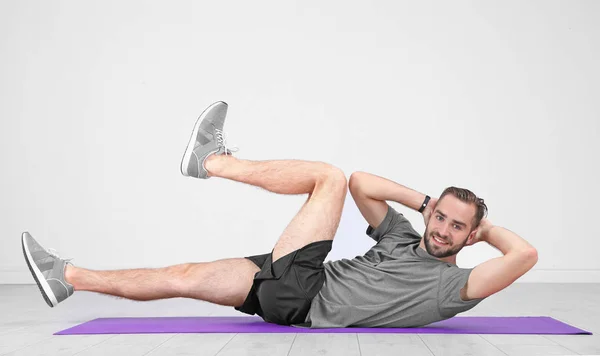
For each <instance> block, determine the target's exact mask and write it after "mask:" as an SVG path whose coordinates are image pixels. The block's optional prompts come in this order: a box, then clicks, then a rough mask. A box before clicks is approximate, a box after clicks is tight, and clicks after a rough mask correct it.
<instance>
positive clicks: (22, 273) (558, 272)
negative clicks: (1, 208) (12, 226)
mask: <svg viewBox="0 0 600 356" xmlns="http://www.w3.org/2000/svg"><path fill="white" fill-rule="evenodd" d="M34 283H35V281H34V280H33V277H32V276H31V273H30V272H29V270H28V269H27V267H0V284H34ZM515 283H600V269H535V268H534V269H532V270H531V271H529V272H527V273H526V274H525V275H524V276H523V277H521V278H519V279H518V280H517V281H516V282H515Z"/></svg>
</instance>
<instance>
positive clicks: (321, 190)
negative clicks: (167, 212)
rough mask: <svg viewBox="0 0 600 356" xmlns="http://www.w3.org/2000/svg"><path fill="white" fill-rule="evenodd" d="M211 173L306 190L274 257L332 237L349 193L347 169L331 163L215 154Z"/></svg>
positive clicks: (279, 189)
mask: <svg viewBox="0 0 600 356" xmlns="http://www.w3.org/2000/svg"><path fill="white" fill-rule="evenodd" d="M205 167H206V169H207V171H208V174H209V176H217V177H222V178H227V179H231V180H235V181H238V182H242V183H247V184H251V185H254V186H258V187H262V188H264V189H266V190H269V191H271V192H274V193H280V194H306V193H308V194H309V196H308V200H307V201H306V202H305V203H304V205H303V206H302V208H301V209H300V212H299V213H298V214H297V215H296V216H295V217H294V219H292V221H291V222H290V224H289V225H288V226H287V227H286V229H285V230H284V231H283V233H282V235H281V237H280V238H279V241H277V244H276V245H275V247H274V249H273V261H276V260H278V259H279V258H281V257H283V256H285V255H287V254H288V253H290V252H293V251H295V250H297V249H300V248H302V247H304V246H306V245H308V244H310V243H313V242H317V241H323V240H333V238H334V236H335V232H336V230H337V228H338V226H339V222H340V218H341V214H342V208H343V206H344V200H345V196H346V192H347V190H348V188H347V180H346V176H345V174H344V172H343V171H342V170H340V169H339V168H336V167H334V166H332V165H330V164H327V163H323V162H311V161H301V160H274V161H248V160H240V159H237V158H235V157H233V156H225V155H212V156H209V157H208V158H207V160H206V164H205Z"/></svg>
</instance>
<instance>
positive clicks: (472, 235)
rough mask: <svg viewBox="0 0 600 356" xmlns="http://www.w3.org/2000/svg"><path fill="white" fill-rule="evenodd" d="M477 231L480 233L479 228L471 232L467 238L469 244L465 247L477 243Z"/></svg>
mask: <svg viewBox="0 0 600 356" xmlns="http://www.w3.org/2000/svg"><path fill="white" fill-rule="evenodd" d="M477 231H479V228H477V229H475V230H473V231H471V233H470V234H469V237H467V243H466V244H465V246H471V245H474V244H475V243H476V242H477V239H476V238H475V237H476V236H477Z"/></svg>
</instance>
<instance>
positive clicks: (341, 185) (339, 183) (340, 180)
mask: <svg viewBox="0 0 600 356" xmlns="http://www.w3.org/2000/svg"><path fill="white" fill-rule="evenodd" d="M317 185H325V186H327V187H328V188H329V189H333V190H335V191H338V192H340V193H341V194H344V195H345V194H346V191H347V190H348V179H347V178H346V174H345V173H344V171H342V170H341V169H340V168H338V167H336V166H333V165H330V164H326V166H325V167H324V170H323V174H322V176H321V179H319V180H318V181H317Z"/></svg>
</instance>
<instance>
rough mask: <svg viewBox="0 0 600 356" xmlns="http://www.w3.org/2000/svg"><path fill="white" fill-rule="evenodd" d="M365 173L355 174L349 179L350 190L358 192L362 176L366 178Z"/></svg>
mask: <svg viewBox="0 0 600 356" xmlns="http://www.w3.org/2000/svg"><path fill="white" fill-rule="evenodd" d="M364 174H365V172H360V171H359V172H353V173H352V174H351V175H350V178H349V179H348V189H350V191H351V192H358V189H359V188H358V186H359V181H360V180H361V176H364Z"/></svg>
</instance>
